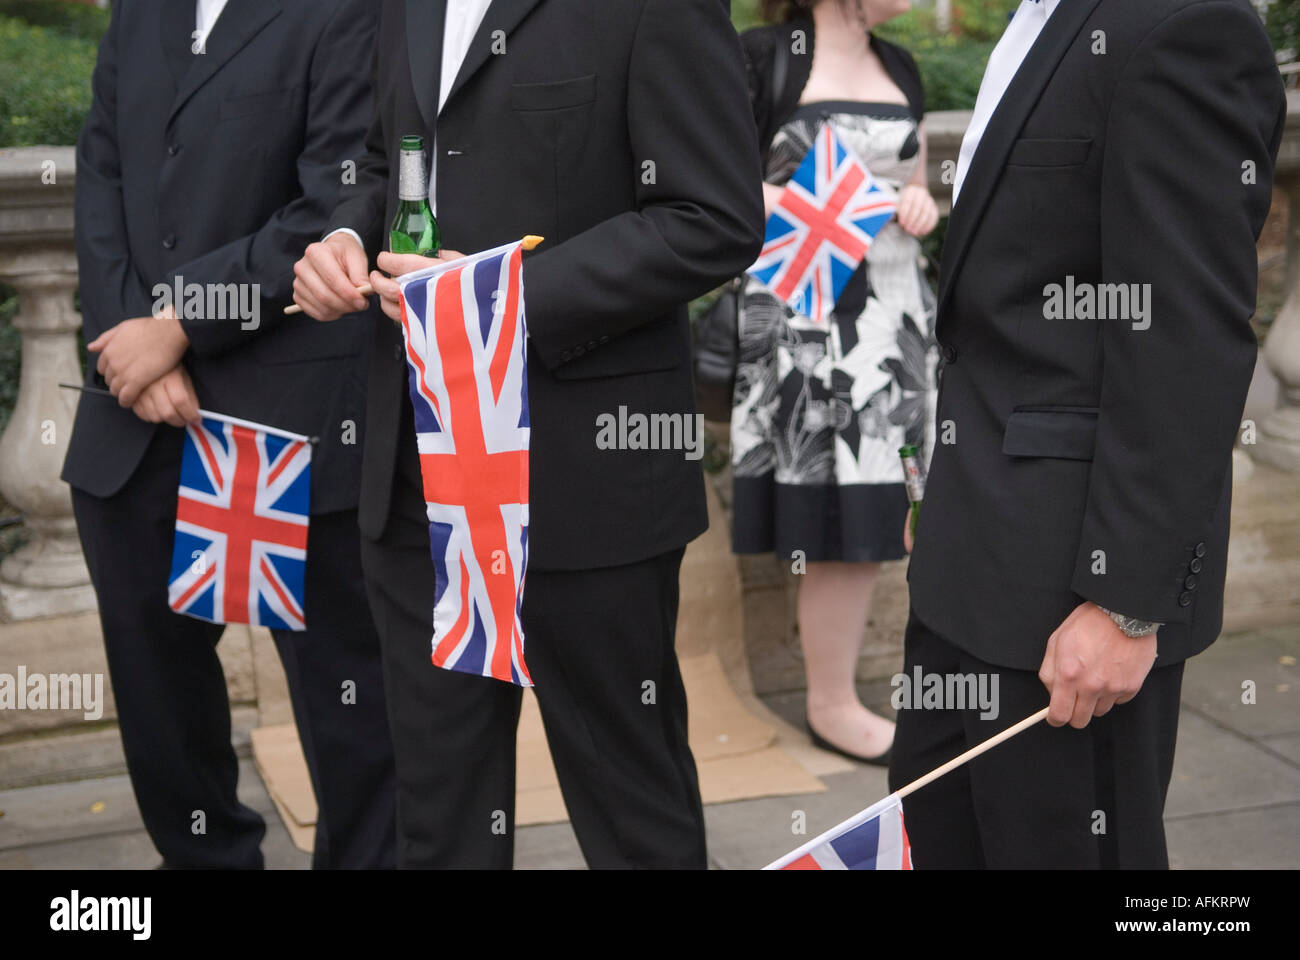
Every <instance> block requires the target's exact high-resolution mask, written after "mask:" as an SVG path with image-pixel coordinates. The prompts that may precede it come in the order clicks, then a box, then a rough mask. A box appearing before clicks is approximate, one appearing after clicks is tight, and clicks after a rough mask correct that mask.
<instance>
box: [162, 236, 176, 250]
mask: <svg viewBox="0 0 1300 960" xmlns="http://www.w3.org/2000/svg"><path fill="white" fill-rule="evenodd" d="M163 246H164V247H166V248H167V249H168V250H170V249H171V248H172V247H174V246H176V234H174V233H169V234H167V236H165V237H163Z"/></svg>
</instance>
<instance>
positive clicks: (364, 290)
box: [284, 283, 375, 317]
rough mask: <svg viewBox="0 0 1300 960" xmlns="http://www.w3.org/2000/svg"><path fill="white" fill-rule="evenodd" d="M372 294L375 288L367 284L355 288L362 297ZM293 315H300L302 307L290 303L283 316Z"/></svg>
mask: <svg viewBox="0 0 1300 960" xmlns="http://www.w3.org/2000/svg"><path fill="white" fill-rule="evenodd" d="M374 292H375V288H374V287H372V286H371V285H370V284H368V283H363V284H362V285H361V286H359V287H357V293H359V294H361V296H363V297H368V296H370V295H371V294H372V293H374ZM295 313H302V307H300V306H298V304H296V303H291V304H289V305H288V306H287V307H285V308H284V315H285V316H286V317H291V316H293V315H294V314H295Z"/></svg>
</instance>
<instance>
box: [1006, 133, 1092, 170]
mask: <svg viewBox="0 0 1300 960" xmlns="http://www.w3.org/2000/svg"><path fill="white" fill-rule="evenodd" d="M1091 152H1092V138H1091V137H1089V138H1085V139H1078V140H1038V139H1024V140H1017V141H1016V142H1015V144H1014V145H1013V146H1012V147H1011V154H1010V156H1008V157H1007V166H1011V167H1074V166H1078V165H1080V164H1082V163H1086V162H1087V160H1088V155H1089V154H1090V153H1091Z"/></svg>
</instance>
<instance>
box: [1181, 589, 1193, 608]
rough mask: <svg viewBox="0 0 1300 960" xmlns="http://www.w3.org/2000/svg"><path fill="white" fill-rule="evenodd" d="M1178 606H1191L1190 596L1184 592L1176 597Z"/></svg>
mask: <svg viewBox="0 0 1300 960" xmlns="http://www.w3.org/2000/svg"><path fill="white" fill-rule="evenodd" d="M1178 605H1179V606H1180V607H1190V606H1191V605H1192V595H1191V593H1189V592H1188V591H1186V590H1184V591H1183V592H1182V593H1180V594H1179V595H1178Z"/></svg>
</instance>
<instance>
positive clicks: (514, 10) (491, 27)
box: [447, 0, 542, 100]
mask: <svg viewBox="0 0 1300 960" xmlns="http://www.w3.org/2000/svg"><path fill="white" fill-rule="evenodd" d="M541 2H542V0H492V5H491V6H490V7H488V12H487V15H486V16H484V17H483V22H482V23H481V24H479V28H478V32H477V33H475V34H474V40H473V41H472V42H471V43H470V45H469V52H468V53H466V54H465V62H464V63H462V64H461V66H460V72H459V73H457V74H456V80H455V82H453V83H452V85H451V92H450V93H448V94H447V99H448V100H450V99H451V98H452V97H454V96H455V95H456V91H458V90H459V89H460V88H461V87H463V86H465V84H466V83H467V82H468V81H469V78H470V77H472V76H474V74H475V73H476V72H477V71H478V69H479V68H480V67H482V66H483V64H485V63H487V60H488V57H490V56H492V42H493V41H492V35H493V34H494V33H496V32H497V31H498V30H500V31H501V32H502V33H503V34H509V33H510V31H511V30H513V29H514V28H515V27H517V26H518V25H519V22H520V21H521V20H523V19H524V17H526V16H528V13H529V11H531V10H532V9H533V7H535V6H537V5H538V4H539V3H541Z"/></svg>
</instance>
